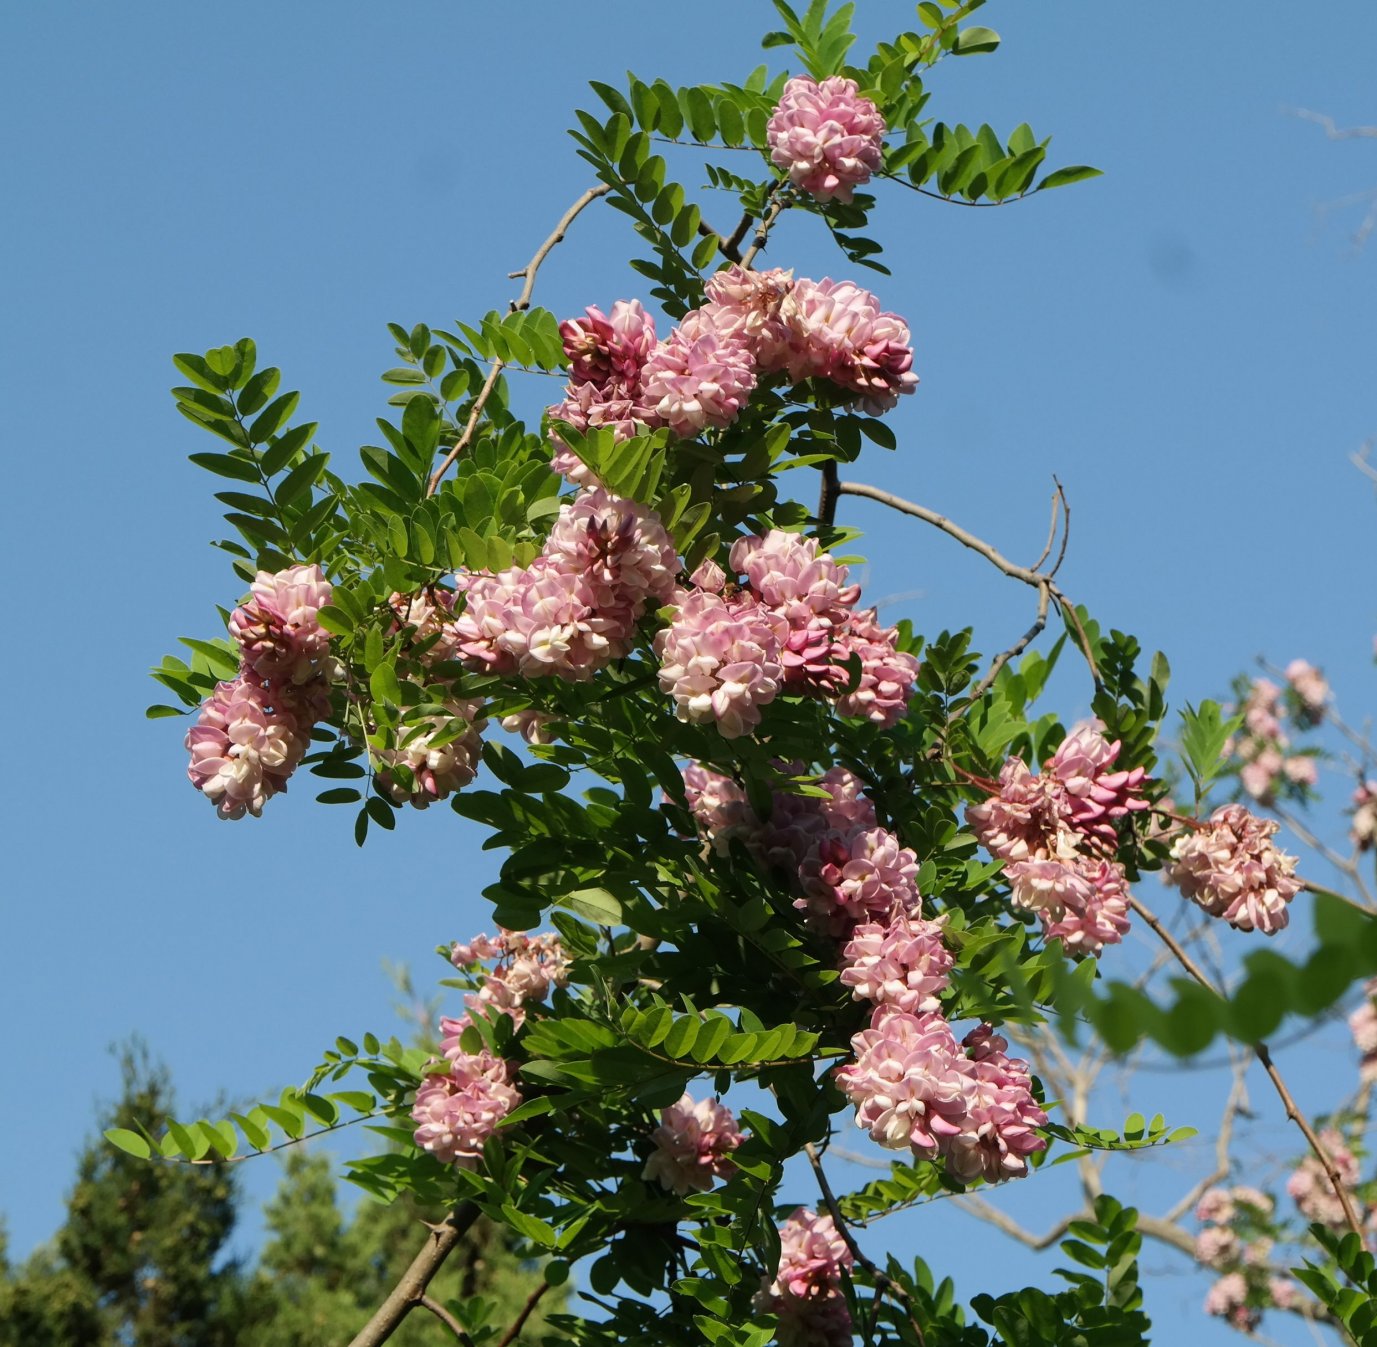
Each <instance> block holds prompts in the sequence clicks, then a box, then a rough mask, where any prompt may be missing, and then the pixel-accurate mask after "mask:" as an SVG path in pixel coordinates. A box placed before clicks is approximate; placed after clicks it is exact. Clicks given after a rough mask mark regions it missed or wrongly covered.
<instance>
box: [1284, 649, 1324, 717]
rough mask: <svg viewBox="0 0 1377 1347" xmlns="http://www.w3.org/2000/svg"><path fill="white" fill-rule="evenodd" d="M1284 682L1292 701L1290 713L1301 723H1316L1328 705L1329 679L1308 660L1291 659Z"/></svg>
mask: <svg viewBox="0 0 1377 1347" xmlns="http://www.w3.org/2000/svg"><path fill="white" fill-rule="evenodd" d="M1286 682H1287V684H1288V685H1289V686H1290V689H1291V693H1292V696H1293V697H1294V699H1295V700H1294V703H1293V706H1292V711H1291V714H1292V715H1293V716H1294V717H1295V718H1296V719H1297V720H1298V721H1300V722H1301V724H1303V725H1318V724H1319V723H1320V721H1322V720H1323V719H1324V712H1325V707H1327V706H1328V705H1329V696H1330V693H1329V681H1328V679H1326V678H1325V676H1324V674H1323V673H1322V672H1321V671H1320V670H1319V669H1317V668H1316V667H1315V666H1314V665H1313V664H1311V663H1310V661H1309V660H1303V659H1293V660H1292V661H1291V663H1290V664H1288V665H1287V666H1286Z"/></svg>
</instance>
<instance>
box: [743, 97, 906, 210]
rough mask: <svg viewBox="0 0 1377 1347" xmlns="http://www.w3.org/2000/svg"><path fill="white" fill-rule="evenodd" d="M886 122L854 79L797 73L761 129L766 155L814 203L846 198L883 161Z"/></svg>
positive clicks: (875, 170)
mask: <svg viewBox="0 0 1377 1347" xmlns="http://www.w3.org/2000/svg"><path fill="white" fill-rule="evenodd" d="M885 129H886V128H885V122H884V118H883V117H882V116H881V115H880V111H879V109H878V108H877V107H876V106H875V104H874V103H873V102H871V100H870V99H868V98H865V97H862V95H861V93H860V90H859V89H858V88H857V86H856V82H855V81H854V80H849V79H846V78H844V77H843V76H841V75H831V76H829V77H828V78H827V79H825V80H823V81H822V82H821V83H819V82H818V81H817V80H814V79H813V78H812V77H811V76H809V75H797V76H795V77H794V78H793V79H791V80H790V81H789V82H788V83H787V84H786V85H785V86H784V91H783V93H782V94H781V95H780V99H779V103H778V105H777V106H776V108H775V111H774V115H773V116H772V117H771V118H770V120H769V123H768V124H767V126H766V128H765V138H766V143H767V144H768V145H769V147H770V159H771V161H772V162H773V163H775V164H776V165H778V166H779V167H780V168H782V169H784V170H785V171H786V172H787V173H788V174H789V178H790V180H791V181H792V182H793V183H794V185H795V186H796V187H798V188H800V189H802V190H803V191H805V192H807V193H808V194H809V196H813V197H816V198H817V199H818V200H819V201H831V200H832V199H833V198H835V199H836V200H838V201H850V200H851V194H852V189H853V188H855V187H858V186H860V185H861V184H862V183H866V182H869V181H870V175H871V174H872V173H877V172H879V170H880V168H881V166H882V164H883V162H884V158H883V141H884V136H885Z"/></svg>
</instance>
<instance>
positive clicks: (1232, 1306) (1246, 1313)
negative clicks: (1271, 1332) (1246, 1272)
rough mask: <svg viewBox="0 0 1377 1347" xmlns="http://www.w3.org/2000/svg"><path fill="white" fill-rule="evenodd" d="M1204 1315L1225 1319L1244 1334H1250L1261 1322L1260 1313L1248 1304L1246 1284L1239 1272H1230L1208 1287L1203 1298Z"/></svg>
mask: <svg viewBox="0 0 1377 1347" xmlns="http://www.w3.org/2000/svg"><path fill="white" fill-rule="evenodd" d="M1205 1313H1206V1314H1213V1315H1216V1316H1218V1317H1219V1318H1221V1319H1227V1320H1228V1321H1229V1323H1230V1324H1232V1325H1233V1327H1235V1328H1237V1329H1239V1330H1240V1331H1242V1332H1245V1333H1251V1332H1252V1331H1253V1330H1254V1329H1255V1328H1257V1326H1258V1324H1260V1323H1261V1322H1262V1312H1261V1311H1260V1310H1258V1309H1256V1308H1254V1307H1253V1306H1251V1305H1249V1304H1248V1283H1247V1280H1246V1279H1245V1278H1244V1276H1243V1274H1242V1273H1241V1272H1230V1273H1228V1274H1227V1275H1225V1276H1223V1277H1221V1278H1220V1279H1219V1280H1218V1281H1217V1282H1215V1284H1214V1285H1213V1286H1211V1287H1210V1289H1209V1292H1208V1293H1207V1294H1206V1296H1205Z"/></svg>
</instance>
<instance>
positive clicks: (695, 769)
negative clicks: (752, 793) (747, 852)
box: [684, 762, 760, 856]
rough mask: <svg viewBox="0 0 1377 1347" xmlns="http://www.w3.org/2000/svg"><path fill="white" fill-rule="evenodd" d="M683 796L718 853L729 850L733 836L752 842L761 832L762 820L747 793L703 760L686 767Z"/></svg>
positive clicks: (725, 853) (722, 853) (721, 854)
mask: <svg viewBox="0 0 1377 1347" xmlns="http://www.w3.org/2000/svg"><path fill="white" fill-rule="evenodd" d="M684 797H685V799H686V800H687V802H688V807H689V811H690V812H691V813H692V814H693V817H694V819H695V820H696V821H697V824H698V826H699V828H700V829H702V831H703V834H704V835H705V836H706V838H707V840H708V841H709V843H711V845H712V848H713V850H714V851H715V852H717V854H718V855H719V856H725V855H727V854H728V853H729V851H730V849H731V842H732V840H733V839H734V838H736V839H740V840H741V841H743V842H746V843H748V844H749V843H750V842H751V841H752V840H753V839H754V838H755V836H756V834H757V833H758V832H759V831H760V820H759V819H758V818H757V817H756V813H755V810H754V809H752V808H751V805H750V801H749V800H747V798H746V792H745V791H744V790H743V789H742V788H741V787H740V786H738V785H737V784H736V782H735V781H733V780H732V779H731V777H729V776H724V775H723V774H722V773H721V772H714V771H713V770H712V769H711V768H709V767H704V766H703V765H702V763H698V762H693V763H690V764H689V765H688V766H687V767H685V768H684Z"/></svg>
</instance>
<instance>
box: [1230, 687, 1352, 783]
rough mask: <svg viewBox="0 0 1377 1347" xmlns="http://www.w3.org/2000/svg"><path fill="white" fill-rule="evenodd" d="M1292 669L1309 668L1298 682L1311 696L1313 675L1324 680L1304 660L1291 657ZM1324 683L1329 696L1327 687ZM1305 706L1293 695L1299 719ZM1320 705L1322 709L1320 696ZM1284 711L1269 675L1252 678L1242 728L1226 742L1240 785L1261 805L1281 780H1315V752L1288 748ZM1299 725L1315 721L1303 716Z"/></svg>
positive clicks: (1303, 712) (1298, 697)
mask: <svg viewBox="0 0 1377 1347" xmlns="http://www.w3.org/2000/svg"><path fill="white" fill-rule="evenodd" d="M1290 667H1291V669H1297V668H1303V669H1304V670H1307V671H1309V673H1308V674H1306V675H1305V676H1302V677H1301V679H1300V685H1301V686H1302V687H1304V688H1306V690H1307V692H1308V693H1310V694H1311V695H1313V693H1314V679H1315V678H1318V679H1319V681H1320V683H1322V684H1323V683H1324V679H1323V677H1322V676H1321V675H1320V674H1319V671H1318V670H1315V669H1311V666H1310V665H1308V664H1306V663H1305V661H1304V660H1295V661H1293V662H1292V664H1291V666H1290ZM1288 673H1289V670H1288ZM1325 687H1326V693H1325V695H1326V696H1327V685H1325ZM1308 707H1309V702H1308V701H1306V700H1305V699H1304V697H1302V696H1301V694H1299V693H1297V695H1296V699H1295V713H1296V715H1297V718H1298V719H1300V718H1301V717H1303V716H1305V715H1307V714H1308V712H1307V709H1306V708H1308ZM1319 707H1320V713H1322V712H1323V707H1324V698H1323V697H1322V698H1321V700H1320V703H1319ZM1285 709H1286V708H1285V705H1284V704H1283V699H1282V691H1281V689H1280V688H1279V687H1278V686H1277V685H1276V684H1275V683H1273V682H1272V681H1271V679H1269V678H1255V679H1253V682H1252V685H1251V686H1250V688H1249V689H1248V696H1247V698H1246V699H1245V700H1244V703H1243V706H1242V712H1243V729H1242V731H1241V732H1240V733H1239V734H1238V735H1237V736H1236V737H1235V738H1233V739H1230V740H1229V742H1228V743H1227V744H1225V746H1224V748H1225V752H1227V753H1229V754H1231V755H1232V756H1234V757H1235V758H1237V760H1238V762H1239V764H1240V765H1239V769H1238V779H1239V783H1240V784H1241V785H1242V787H1243V789H1244V790H1245V791H1247V792H1248V794H1249V795H1251V796H1252V797H1253V798H1254V799H1255V800H1260V801H1262V802H1263V803H1264V804H1270V803H1271V802H1272V800H1273V799H1274V798H1275V797H1276V794H1277V791H1278V789H1279V788H1280V787H1281V785H1282V783H1283V782H1289V783H1290V784H1291V785H1292V786H1296V787H1302V788H1303V787H1306V786H1313V785H1314V784H1315V783H1316V781H1317V780H1318V779H1319V772H1318V769H1317V768H1316V765H1315V759H1314V757H1313V756H1311V755H1310V754H1306V753H1291V752H1290V748H1291V740H1290V738H1289V736H1288V735H1287V733H1286V730H1285V727H1284V724H1283V719H1282V717H1283V714H1284V712H1285ZM1317 718H1318V715H1317V716H1316V719H1317ZM1302 723H1311V724H1313V723H1315V720H1309V721H1304V720H1303V721H1302Z"/></svg>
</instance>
